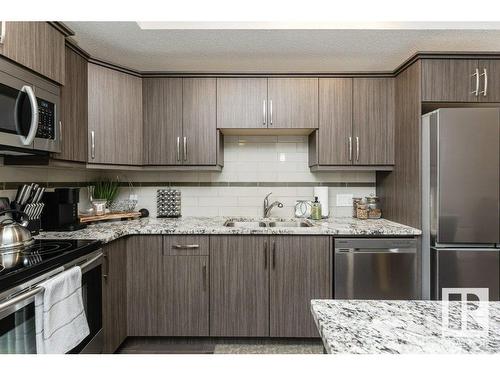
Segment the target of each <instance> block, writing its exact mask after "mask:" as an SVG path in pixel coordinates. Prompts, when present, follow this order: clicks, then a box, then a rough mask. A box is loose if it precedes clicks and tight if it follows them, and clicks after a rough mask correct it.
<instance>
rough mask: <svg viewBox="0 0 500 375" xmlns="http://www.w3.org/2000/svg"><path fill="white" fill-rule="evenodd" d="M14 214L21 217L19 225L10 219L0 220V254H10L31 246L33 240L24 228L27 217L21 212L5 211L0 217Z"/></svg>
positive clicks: (26, 223)
mask: <svg viewBox="0 0 500 375" xmlns="http://www.w3.org/2000/svg"><path fill="white" fill-rule="evenodd" d="M7 213H16V214H18V215H19V216H20V217H21V220H22V221H21V224H19V223H18V222H16V221H15V220H14V219H12V218H10V217H5V218H3V219H0V253H2V254H3V253H11V252H16V251H20V250H23V249H25V248H26V247H28V246H30V245H32V244H33V243H34V242H35V240H34V238H33V237H32V236H31V233H30V231H29V230H28V229H27V228H26V226H27V225H28V223H29V221H28V220H29V217H28V215H26V214H25V213H24V212H22V211H18V210H6V211H2V212H0V214H1V215H3V214H7Z"/></svg>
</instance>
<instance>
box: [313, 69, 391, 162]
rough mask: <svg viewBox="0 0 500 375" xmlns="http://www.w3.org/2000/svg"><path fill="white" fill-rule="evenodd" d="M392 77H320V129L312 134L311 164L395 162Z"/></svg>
mask: <svg viewBox="0 0 500 375" xmlns="http://www.w3.org/2000/svg"><path fill="white" fill-rule="evenodd" d="M394 128H395V89H394V79H393V78H320V79H319V129H318V131H316V132H313V133H311V135H310V136H309V166H310V167H313V171H314V168H321V167H329V166H337V167H338V166H340V167H349V166H351V167H353V166H356V167H373V169H377V167H384V166H391V165H393V164H394Z"/></svg>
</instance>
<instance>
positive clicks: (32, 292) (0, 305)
mask: <svg viewBox="0 0 500 375" xmlns="http://www.w3.org/2000/svg"><path fill="white" fill-rule="evenodd" d="M43 290H44V287H43V286H37V287H35V288H33V289H30V290H28V291H27V292H25V293H22V294H19V295H17V296H15V297H13V298H11V299H9V300H7V301H5V302H2V303H0V313H2V312H3V311H5V310H7V309H8V308H10V307H12V306H14V305H17V304H18V303H20V302H22V301H24V300H26V299H28V298H31V297H33V296H34V295H36V294H38V293H40V292H42V291H43Z"/></svg>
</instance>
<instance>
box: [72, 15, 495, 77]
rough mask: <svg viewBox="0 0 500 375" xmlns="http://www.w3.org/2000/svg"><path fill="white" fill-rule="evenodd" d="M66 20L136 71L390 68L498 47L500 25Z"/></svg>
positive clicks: (96, 48) (103, 53) (86, 44)
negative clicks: (186, 24)
mask: <svg viewBox="0 0 500 375" xmlns="http://www.w3.org/2000/svg"><path fill="white" fill-rule="evenodd" d="M65 23H66V24H67V25H68V26H69V27H70V28H72V29H73V30H74V32H75V34H76V35H75V36H74V39H75V40H76V42H77V43H78V45H79V46H80V47H81V48H83V49H84V50H85V51H87V52H88V53H90V55H91V56H93V57H96V58H99V59H103V60H106V61H110V62H113V63H116V64H119V65H123V66H126V67H129V68H133V69H137V70H140V71H169V72H249V73H253V72H265V73H273V72H275V73H279V72H318V73H321V72H362V71H392V70H393V69H395V68H396V67H397V66H398V65H400V64H401V63H402V62H403V61H404V60H405V59H407V58H408V57H410V56H411V55H412V54H414V53H415V52H418V51H426V52H428V51H471V52H474V51H500V30H499V29H498V27H497V28H495V29H493V28H492V29H489V30H487V29H471V28H470V27H469V28H464V29H460V28H458V27H457V28H455V29H443V28H434V29H419V28H415V27H413V28H400V29H395V28H385V29H380V28H378V29H375V28H374V29H370V30H368V29H360V28H356V29H346V28H337V29H326V28H322V29H311V28H303V29H284V28H275V29H263V28H247V29H243V28H224V29H213V28H210V29H208V28H205V29H199V28H198V29H196V28H187V29H165V28H157V29H155V28H151V29H141V28H140V27H139V25H138V24H137V23H136V22H65ZM454 27H456V26H454Z"/></svg>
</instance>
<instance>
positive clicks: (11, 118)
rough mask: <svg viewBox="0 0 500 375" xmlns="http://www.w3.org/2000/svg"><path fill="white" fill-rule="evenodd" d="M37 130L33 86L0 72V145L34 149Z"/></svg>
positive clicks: (35, 100)
mask: <svg viewBox="0 0 500 375" xmlns="http://www.w3.org/2000/svg"><path fill="white" fill-rule="evenodd" d="M37 130H38V101H37V98H36V96H35V92H34V89H33V86H31V85H30V84H29V83H27V82H24V81H23V80H20V79H17V78H14V77H12V76H11V75H9V74H7V73H5V72H2V71H0V145H2V146H11V147H20V148H27V149H33V147H34V140H35V136H36V133H37Z"/></svg>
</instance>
